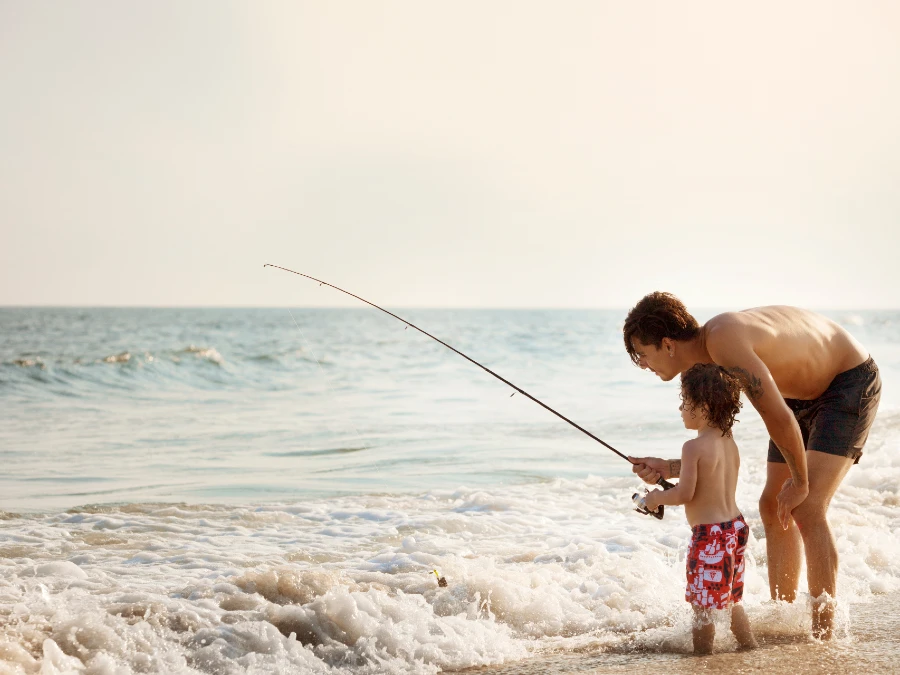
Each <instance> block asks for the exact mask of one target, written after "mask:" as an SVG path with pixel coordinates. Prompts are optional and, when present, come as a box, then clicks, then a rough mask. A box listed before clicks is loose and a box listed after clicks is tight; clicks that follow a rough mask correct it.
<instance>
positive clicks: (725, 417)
mask: <svg viewBox="0 0 900 675" xmlns="http://www.w3.org/2000/svg"><path fill="white" fill-rule="evenodd" d="M742 384H743V382H742V379H741V377H740V376H739V375H737V374H735V373H732V372H729V371H728V370H725V368H722V367H721V366H717V365H716V364H715V363H698V364H697V365H695V366H692V367H690V368H688V369H687V370H686V371H684V372H683V373H682V374H681V404H682V405H683V406H684V407H685V408H686V409H687V410H688V411H689V412H690V413H691V415H694V414H695V413H696V411H697V410H700V412H701V413H702V414H703V415H704V416H705V417H706V421H707V422H708V423H709V425H710V426H711V427H716V428H717V429H719V430H721V431H722V435H723V436H728V437H729V438H730V437H731V427H733V426H734V422H735V417H737V414H738V412H739V411H740V409H741V387H742Z"/></svg>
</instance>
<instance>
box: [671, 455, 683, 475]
mask: <svg viewBox="0 0 900 675" xmlns="http://www.w3.org/2000/svg"><path fill="white" fill-rule="evenodd" d="M680 475H681V460H680V459H670V460H669V478H678V477H679V476H680Z"/></svg>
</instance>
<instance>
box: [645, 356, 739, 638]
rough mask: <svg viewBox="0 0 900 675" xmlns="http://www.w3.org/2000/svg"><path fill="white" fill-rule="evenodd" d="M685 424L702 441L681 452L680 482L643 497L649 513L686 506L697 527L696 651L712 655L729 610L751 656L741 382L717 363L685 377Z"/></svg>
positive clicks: (693, 580) (689, 595)
mask: <svg viewBox="0 0 900 675" xmlns="http://www.w3.org/2000/svg"><path fill="white" fill-rule="evenodd" d="M681 401H682V403H681V406H680V408H679V409H680V410H681V419H682V420H683V421H684V426H685V427H687V428H688V429H695V430H696V431H697V438H695V439H693V440H690V441H688V442H687V443H685V444H684V447H683V448H682V450H681V478H680V481H679V483H678V485H677V486H676V487H674V488H671V489H669V490H665V491H663V490H654V491H653V492H649V493H647V495H646V496H645V497H644V504H645V506H646V508H647V509H649V510H651V511H656V509H657V508H658V507H659V506H660V505H667V506H669V505H671V506H675V505H678V504H684V512H685V515H686V516H687V519H688V523H690V525H691V527H692V528H693V535H692V537H691V543H690V547H689V549H688V555H687V590H686V591H685V600H687V601H688V602H690V603H691V605H692V606H693V608H694V626H693V637H694V652H695V653H697V654H709V653H711V652H712V646H713V638H714V637H715V625H714V624H713V622H712V611H713V610H714V609H728V608H730V609H731V632H732V633H734V636H735V638H737V641H738V644H739V645H740V646H741V647H742V648H745V649H752V648H754V647H756V646H757V645H756V640H755V639H754V637H753V632H752V631H751V630H750V622H749V621H748V620H747V614H746V613H745V612H744V608H743V606H742V605H741V604H739V603H740V601H741V596H742V594H743V591H744V549H745V547H746V545H747V539H748V538H749V536H750V528H749V527H748V526H747V523H746V522H745V521H744V517H743V516H742V515H741V512H740V510H739V509H738V507H737V504H736V503H735V499H734V493H735V489H736V488H737V476H738V469H739V467H740V463H741V462H740V457H739V456H738V448H737V445H736V444H735V442H734V440H733V439H732V438H731V427H732V426H733V425H734V418H735V416H736V415H737V413H738V411H739V410H740V408H741V381H740V380H739V379H738V377H737V376H735V375H733V374H731V373H729V372H728V371H726V370H725V369H724V368H721V367H719V366H717V365H715V364H714V363H702V364H697V365H695V366H693V367H692V368H690V369H689V370H687V371H685V372H684V373H683V374H682V376H681Z"/></svg>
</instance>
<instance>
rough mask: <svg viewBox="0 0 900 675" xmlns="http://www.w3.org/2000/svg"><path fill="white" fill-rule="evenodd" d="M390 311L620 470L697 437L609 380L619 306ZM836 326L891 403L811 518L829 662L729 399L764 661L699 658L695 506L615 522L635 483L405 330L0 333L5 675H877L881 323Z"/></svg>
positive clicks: (130, 314)
mask: <svg viewBox="0 0 900 675" xmlns="http://www.w3.org/2000/svg"><path fill="white" fill-rule="evenodd" d="M398 313H399V314H400V315H401V316H404V318H407V319H409V320H410V321H412V322H414V323H416V324H417V325H419V326H421V327H422V328H424V329H425V330H427V331H429V332H431V333H432V334H434V335H436V336H438V337H440V338H441V339H443V340H445V341H447V342H449V343H450V344H452V345H453V346H454V347H456V348H458V349H460V350H462V351H464V352H466V353H467V354H469V355H470V356H471V357H472V358H474V359H476V360H478V361H480V362H482V363H483V364H484V365H485V366H487V367H489V368H491V369H493V370H495V371H496V372H498V373H499V374H500V375H502V376H503V377H505V378H507V379H508V380H510V381H512V382H514V383H515V384H516V385H517V386H519V387H521V388H522V389H524V390H526V391H528V392H529V393H530V394H532V395H533V396H536V397H537V398H540V399H541V400H543V401H544V402H545V403H547V404H548V405H550V406H552V407H554V408H556V409H557V410H559V411H560V412H561V413H562V414H564V415H566V416H567V417H569V418H571V419H572V420H574V421H575V422H577V423H578V424H580V425H582V426H584V427H585V428H587V429H589V430H590V431H591V432H592V433H594V434H596V435H597V436H599V437H600V438H603V439H604V440H605V441H606V442H608V443H610V444H611V445H612V446H614V447H615V448H617V449H619V450H621V451H622V452H624V453H626V454H630V455H656V456H677V455H678V453H679V452H680V447H681V444H682V443H683V442H684V440H686V439H687V438H689V437H690V433H689V432H688V431H686V430H685V429H684V428H683V427H682V425H681V421H680V418H679V415H678V403H679V400H678V387H677V383H676V382H670V383H662V382H660V381H659V380H658V379H657V378H656V377H653V376H652V375H651V374H648V373H644V372H641V371H640V369H638V368H636V367H635V366H633V365H632V364H631V362H630V361H629V359H628V357H627V355H626V353H625V350H624V347H623V344H622V338H621V323H622V320H623V318H624V315H625V311H624V310H621V311H606V310H603V311H600V310H597V311H588V310H527V311H526V310H423V309H408V310H399V311H398ZM711 314H712V312H705V313H700V314H699V315H698V318H699V319H701V320H703V319H705V318H708V316H710V315H711ZM826 314H828V315H829V316H831V317H832V318H834V319H835V320H837V321H839V322H840V323H842V324H843V325H844V326H845V327H846V328H847V329H848V330H849V331H850V332H851V333H853V334H854V335H855V336H856V337H858V338H859V339H860V340H861V341H862V343H863V344H864V345H865V346H866V347H867V348H868V349H869V350H870V352H871V353H872V355H873V356H874V358H875V360H876V362H877V363H878V365H879V367H880V368H881V372H882V377H883V380H884V391H883V398H882V404H881V410H880V412H879V416H878V420H877V421H876V424H875V426H874V428H873V430H872V433H871V436H870V438H869V442H868V445H867V446H866V452H865V454H864V456H863V458H862V460H861V462H860V464H859V465H858V466H856V467H854V468H853V469H852V470H851V472H850V474H849V476H848V477H847V479H846V480H845V481H844V484H843V485H842V487H841V489H840V490H839V492H838V494H837V495H836V497H835V499H834V502H833V503H832V506H831V511H830V518H831V522H832V525H833V529H834V534H835V538H836V540H837V545H838V550H839V552H840V555H841V564H840V576H839V589H838V595H839V598H840V600H841V605H840V609H839V617H838V620H839V626H838V637H837V639H836V640H835V641H834V642H832V643H830V644H821V643H818V642H816V641H814V640H813V639H812V638H811V637H810V625H809V623H810V620H809V611H808V607H807V602H808V599H807V598H806V596H805V595H804V596H802V597H801V600H800V601H798V602H797V603H795V604H794V605H786V604H782V603H773V602H771V601H770V600H769V599H768V584H767V577H766V553H765V539H764V532H763V528H762V524H761V521H760V518H759V510H758V507H757V500H758V497H759V494H760V492H761V489H762V485H763V483H764V481H765V456H766V442H767V439H766V434H765V430H764V427H763V425H762V423H761V421H760V419H759V416H758V415H757V414H756V412H755V411H754V410H753V408H752V407H751V406H749V405H745V407H744V410H743V411H742V413H741V415H740V416H739V420H740V422H739V424H738V425H737V426H736V428H735V439H736V441H737V443H738V446H739V447H740V448H741V456H742V469H741V477H740V481H739V486H738V503H739V505H740V507H741V509H742V511H743V513H744V515H745V517H746V518H747V520H748V523H749V524H750V526H751V531H752V537H751V541H750V544H749V549H748V550H749V554H748V572H747V582H746V591H745V605H746V607H747V611H748V614H749V616H750V620H751V623H752V624H753V626H754V629H755V630H756V632H757V634H758V636H759V637H760V639H761V642H762V645H763V646H762V648H761V649H760V650H758V651H755V652H737V651H736V645H735V644H734V641H733V639H732V638H731V637H730V636H729V635H728V631H727V630H726V629H725V628H724V627H721V628H720V630H719V631H718V633H719V635H718V637H717V644H716V649H717V651H718V652H719V653H717V654H715V655H713V656H710V657H702V658H695V657H693V656H691V655H690V649H691V641H690V614H691V612H690V609H689V606H688V605H687V603H685V602H684V599H683V597H684V596H683V594H684V551H685V547H686V544H687V541H688V539H689V532H690V530H689V528H688V526H687V523H686V521H685V519H684V514H683V510H682V509H680V508H671V509H668V510H667V513H666V517H665V519H664V520H662V521H658V520H655V519H653V518H648V517H646V516H641V515H639V514H637V513H635V512H634V511H633V508H632V505H631V500H630V497H631V494H632V493H633V492H635V491H636V490H638V489H639V488H640V487H641V484H640V482H639V481H638V480H637V479H635V478H634V477H633V476H632V475H631V472H630V466H629V465H628V463H627V462H625V461H624V460H622V459H621V458H620V457H617V456H616V455H614V454H613V453H611V452H610V451H609V450H607V449H606V448H604V447H603V446H601V445H600V444H598V443H596V442H595V441H593V440H591V439H590V438H588V437H586V436H584V435H583V434H581V433H580V432H578V431H577V430H575V429H573V428H572V427H570V426H568V425H567V424H565V423H564V422H562V421H561V420H559V419H558V418H556V417H555V416H553V415H552V414H550V413H549V412H547V411H546V410H544V409H542V408H541V407H540V406H538V405H536V404H535V403H534V402H532V401H529V400H528V399H527V398H526V397H524V396H522V395H521V394H516V395H511V394H513V390H511V389H510V388H509V387H508V386H507V385H505V384H503V383H502V382H499V381H497V380H495V379H494V378H492V377H490V376H489V375H488V374H487V373H485V372H483V371H482V370H480V369H478V368H477V367H475V366H473V365H472V364H470V363H468V362H467V361H465V360H464V359H462V358H460V357H459V356H458V355H456V354H453V353H452V352H450V351H449V350H447V349H446V348H444V347H442V346H441V345H439V344H437V343H435V342H434V341H431V340H429V339H428V338H426V337H425V336H423V335H421V334H419V333H417V332H415V331H414V330H412V329H408V330H406V329H404V326H403V324H401V323H399V322H397V321H396V320H394V319H391V318H390V317H387V316H385V315H383V314H381V313H380V312H377V311H376V310H373V309H369V308H359V309H191V308H182V309H127V308H122V309H118V308H102V309H86V308H65V309H61V308H3V309H0V336H2V340H0V405H2V409H3V412H4V415H3V420H4V423H3V424H2V425H0V462H2V467H3V470H2V472H0V566H2V575H0V674H5V673H41V674H42V675H53V674H56V673H91V674H97V675H107V674H109V675H112V674H117V675H118V674H126V673H217V674H218V673H222V674H232V673H234V674H239V673H240V674H243V673H353V674H356V673H358V674H368V673H396V674H400V673H437V672H456V671H465V672H469V673H485V674H487V673H491V674H498V673H504V674H512V673H544V672H547V673H558V674H560V675H562V674H564V673H576V672H578V673H582V672H595V673H607V672H609V673H612V672H625V671H626V670H633V669H643V668H647V667H654V668H661V669H663V670H664V671H666V672H688V671H690V672H694V671H696V670H697V669H708V670H720V669H726V668H727V669H728V670H731V671H733V672H762V671H766V672H788V671H790V672H792V673H795V674H799V673H805V672H817V673H818V672H840V673H852V672H867V673H871V672H889V671H890V670H893V669H894V668H895V663H894V656H895V655H896V654H897V653H898V649H900V640H898V637H897V636H898V628H900V626H898V624H897V619H896V617H897V615H898V610H900V602H898V601H897V597H898V595H897V592H898V590H900V540H898V537H897V534H896V533H897V531H898V528H900V394H898V393H897V388H896V387H895V383H897V382H900V312H898V311H843V312H826ZM434 570H437V571H438V572H439V574H440V575H442V576H444V577H445V578H446V580H447V585H446V586H440V585H438V583H437V579H436V577H435V575H434V573H433V571H434ZM805 585H806V579H805V575H804V577H803V578H802V579H801V590H805Z"/></svg>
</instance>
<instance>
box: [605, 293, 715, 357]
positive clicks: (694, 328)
mask: <svg viewBox="0 0 900 675" xmlns="http://www.w3.org/2000/svg"><path fill="white" fill-rule="evenodd" d="M622 332H623V335H624V337H625V350H626V351H627V352H628V356H630V357H631V360H632V361H633V362H634V364H635V365H637V363H638V362H639V361H640V357H639V356H638V355H637V352H635V350H634V345H632V344H631V341H632V338H637V339H638V340H640V342H641V343H642V344H645V345H653V346H654V347H656V348H657V349H659V346H660V345H661V344H662V340H663V338H671V339H672V340H690V339H691V338H694V337H696V336H697V335H698V334H699V333H700V324H698V323H697V319H695V318H694V317H693V316H691V313H690V312H689V311H687V307H685V306H684V303H683V302H681V300H679V299H678V298H676V297H675V296H674V295H672V294H671V293H663V292H661V291H656V292H654V293H650V294H649V295H645V296H644V297H643V298H641V300H640V302H638V304H636V305H635V306H634V307H632V308H631V311H629V312H628V316H626V317H625V326H624V327H623V329H622Z"/></svg>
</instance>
